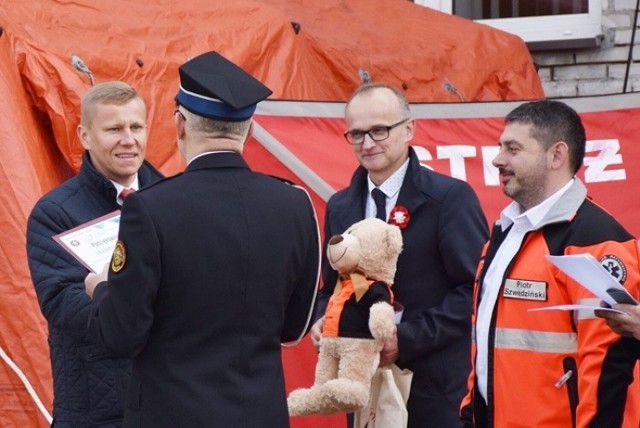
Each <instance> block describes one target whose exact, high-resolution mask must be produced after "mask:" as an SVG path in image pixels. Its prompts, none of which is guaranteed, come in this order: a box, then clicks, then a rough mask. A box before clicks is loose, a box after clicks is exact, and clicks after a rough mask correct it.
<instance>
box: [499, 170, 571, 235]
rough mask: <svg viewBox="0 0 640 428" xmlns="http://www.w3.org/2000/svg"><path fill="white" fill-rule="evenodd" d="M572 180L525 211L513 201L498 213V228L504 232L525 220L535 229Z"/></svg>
mask: <svg viewBox="0 0 640 428" xmlns="http://www.w3.org/2000/svg"><path fill="white" fill-rule="evenodd" d="M573 180H574V179H573V178H572V179H571V180H569V181H568V182H567V184H565V185H564V186H562V188H561V189H560V190H558V191H557V192H555V193H554V194H553V195H551V196H549V197H548V198H547V199H545V200H544V201H542V202H541V203H539V204H538V205H536V206H535V207H532V208H529V209H528V210H527V211H524V212H523V211H522V205H520V204H519V203H517V202H515V201H513V202H511V203H510V204H509V205H507V207H506V208H505V209H504V210H502V213H500V226H501V227H502V230H503V231H505V230H506V229H508V228H509V226H511V225H512V224H513V223H515V222H516V221H518V220H527V221H528V222H529V223H530V224H531V227H532V228H533V229H536V228H537V226H538V225H539V224H540V222H541V221H542V219H544V217H545V216H546V215H547V214H548V213H549V211H550V210H551V207H553V205H554V204H555V203H556V202H557V201H558V200H559V199H560V198H561V197H562V195H563V194H564V193H565V192H566V191H567V190H568V189H569V187H571V184H573Z"/></svg>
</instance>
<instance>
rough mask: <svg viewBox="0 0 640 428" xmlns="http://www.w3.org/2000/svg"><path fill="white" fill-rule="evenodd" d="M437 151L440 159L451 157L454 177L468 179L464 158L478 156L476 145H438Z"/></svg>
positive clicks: (450, 163) (450, 162)
mask: <svg viewBox="0 0 640 428" xmlns="http://www.w3.org/2000/svg"><path fill="white" fill-rule="evenodd" d="M436 153H438V159H449V165H451V176H452V177H454V178H459V179H460V180H465V181H466V180H467V171H466V166H465V163H464V158H475V157H476V148H475V146H438V147H436Z"/></svg>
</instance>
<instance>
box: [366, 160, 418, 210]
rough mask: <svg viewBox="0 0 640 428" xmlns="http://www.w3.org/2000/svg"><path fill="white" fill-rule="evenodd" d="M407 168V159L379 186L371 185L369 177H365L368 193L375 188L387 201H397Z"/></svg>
mask: <svg viewBox="0 0 640 428" xmlns="http://www.w3.org/2000/svg"><path fill="white" fill-rule="evenodd" d="M408 168H409V158H407V160H406V161H404V163H403V164H402V166H400V168H398V170H397V171H396V172H394V173H393V174H392V175H391V176H390V177H389V178H387V179H386V180H385V181H384V183H382V184H381V185H379V186H376V185H375V184H373V181H371V177H369V176H368V175H367V183H368V185H369V193H371V191H372V190H373V189H375V188H376V187H377V188H378V189H380V190H382V192H384V194H385V195H386V196H387V199H394V200H397V199H398V198H397V195H398V193H399V192H400V188H401V187H402V182H403V181H404V176H405V175H406V173H407V169H408Z"/></svg>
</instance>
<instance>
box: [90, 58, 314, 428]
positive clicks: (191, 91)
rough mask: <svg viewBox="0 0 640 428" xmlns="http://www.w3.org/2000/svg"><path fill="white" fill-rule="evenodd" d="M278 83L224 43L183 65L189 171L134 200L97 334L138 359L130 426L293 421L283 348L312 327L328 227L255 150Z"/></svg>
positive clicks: (102, 280)
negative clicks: (258, 113)
mask: <svg viewBox="0 0 640 428" xmlns="http://www.w3.org/2000/svg"><path fill="white" fill-rule="evenodd" d="M270 94H271V91H270V90H269V89H268V88H267V87H266V86H264V85H263V84H262V83H260V82H259V81H257V80H256V79H254V78H253V77H252V76H250V75H249V74H247V73H246V72H245V71H243V70H242V69H241V68H239V67H237V66H236V65H234V64H233V63H231V62H229V61H228V60H227V59H225V58H224V57H222V56H221V55H219V54H217V53H215V52H210V53H206V54H203V55H200V56H198V57H196V58H193V59H191V60H190V61H188V62H187V63H186V64H184V65H182V66H181V67H180V88H179V90H178V95H177V97H176V101H177V104H178V105H177V109H176V112H175V113H176V114H175V118H174V120H175V127H176V132H177V136H178V145H179V147H180V151H181V153H182V155H183V156H184V157H185V159H186V161H187V168H186V170H185V172H184V173H183V174H179V175H177V176H175V177H172V178H169V179H167V180H164V181H162V182H160V183H159V184H157V185H155V186H152V187H150V188H148V189H145V190H144V191H141V192H138V193H136V194H134V195H132V196H130V197H129V198H128V199H127V201H126V203H125V205H124V207H123V210H122V218H121V223H120V233H119V236H118V242H117V244H116V249H115V252H114V256H113V259H112V262H111V266H110V269H109V270H108V281H106V279H107V273H102V274H98V275H95V277H94V278H92V280H91V281H87V293H88V294H89V295H92V296H93V308H92V315H91V320H90V330H91V332H92V333H93V335H94V336H95V338H96V339H97V340H98V341H99V342H100V343H101V344H102V345H104V346H105V347H106V348H107V349H109V350H110V351H112V352H115V353H118V354H121V355H128V356H133V357H134V363H133V372H132V381H131V383H130V385H129V391H128V400H127V403H126V408H125V423H124V425H125V427H134V426H135V427H138V426H139V427H177V426H181V427H202V426H215V427H239V426H249V427H286V426H288V425H289V419H288V413H287V406H286V396H285V386H284V379H283V368H282V363H281V352H280V349H281V343H282V342H288V341H294V340H298V339H299V338H301V337H302V336H303V335H304V334H306V332H307V331H308V329H309V325H308V324H309V322H308V320H309V318H310V312H311V311H313V309H314V305H315V294H316V290H317V283H318V275H319V268H318V266H319V257H320V254H319V253H320V250H319V233H318V226H317V222H316V217H315V213H314V209H313V206H312V204H311V202H310V199H309V197H308V195H307V194H306V192H305V191H303V190H301V189H300V188H297V187H295V186H292V185H291V184H288V183H285V182H283V181H281V180H278V179H275V178H272V177H269V176H266V175H262V174H258V173H255V172H252V171H251V170H250V169H249V167H248V166H247V164H246V163H245V161H244V160H243V158H242V149H243V145H244V144H245V142H246V140H247V139H248V138H249V134H250V127H251V120H252V119H251V117H252V115H253V112H254V111H255V108H256V104H257V103H258V102H259V101H261V100H263V99H265V98H266V97H268V96H269V95H270Z"/></svg>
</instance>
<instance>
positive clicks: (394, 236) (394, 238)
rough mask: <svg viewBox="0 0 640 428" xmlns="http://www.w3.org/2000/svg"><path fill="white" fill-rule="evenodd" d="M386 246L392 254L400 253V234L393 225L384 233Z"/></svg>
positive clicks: (398, 229)
mask: <svg viewBox="0 0 640 428" xmlns="http://www.w3.org/2000/svg"><path fill="white" fill-rule="evenodd" d="M386 240H387V246H388V247H389V250H391V252H392V253H397V254H400V253H401V252H402V232H400V228H399V227H398V226H395V225H389V227H387V233H386Z"/></svg>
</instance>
